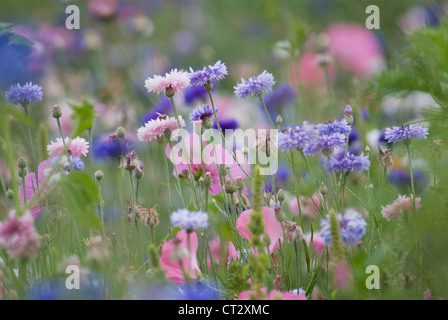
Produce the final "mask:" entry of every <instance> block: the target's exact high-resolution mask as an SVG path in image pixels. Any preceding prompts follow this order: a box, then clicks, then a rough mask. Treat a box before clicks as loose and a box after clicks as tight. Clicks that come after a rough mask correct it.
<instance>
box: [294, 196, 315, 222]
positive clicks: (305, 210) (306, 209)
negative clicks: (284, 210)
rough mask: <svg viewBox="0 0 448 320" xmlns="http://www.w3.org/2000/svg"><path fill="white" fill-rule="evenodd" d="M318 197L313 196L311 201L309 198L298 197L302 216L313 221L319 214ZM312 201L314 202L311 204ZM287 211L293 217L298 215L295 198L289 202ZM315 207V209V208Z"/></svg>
mask: <svg viewBox="0 0 448 320" xmlns="http://www.w3.org/2000/svg"><path fill="white" fill-rule="evenodd" d="M319 197H320V195H319V194H316V193H315V194H313V196H312V200H311V198H310V197H305V196H299V201H300V210H301V211H302V216H303V217H305V218H308V219H315V218H316V217H317V215H318V214H319V209H318V207H319V206H320V200H319ZM313 200H314V202H313ZM288 205H289V209H290V210H291V213H292V214H293V215H294V216H298V215H299V206H298V205H297V197H294V198H292V199H291V201H289V204H288ZM316 205H317V207H316Z"/></svg>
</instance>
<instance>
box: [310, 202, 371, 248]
mask: <svg viewBox="0 0 448 320" xmlns="http://www.w3.org/2000/svg"><path fill="white" fill-rule="evenodd" d="M336 217H337V219H338V222H339V227H340V229H341V237H342V242H343V244H344V245H346V246H347V245H349V244H357V243H358V241H359V240H361V238H362V237H363V236H364V235H365V233H366V225H367V222H366V221H365V220H364V218H363V217H362V215H361V214H360V213H358V212H357V211H354V210H347V211H346V213H345V214H344V215H341V214H338V215H337V216H336ZM320 226H321V227H322V229H321V230H320V233H319V235H320V236H321V237H322V238H324V242H325V244H326V245H330V244H331V232H330V218H329V217H327V219H325V220H322V221H321V223H320Z"/></svg>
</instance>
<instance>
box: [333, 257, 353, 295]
mask: <svg viewBox="0 0 448 320" xmlns="http://www.w3.org/2000/svg"><path fill="white" fill-rule="evenodd" d="M332 274H333V281H334V284H335V286H336V287H337V288H339V289H341V290H346V289H348V287H349V286H350V284H351V279H352V278H351V273H350V268H349V266H348V264H347V262H346V261H344V260H340V261H336V262H335V264H334V265H333V266H332Z"/></svg>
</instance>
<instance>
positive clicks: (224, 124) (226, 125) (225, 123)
mask: <svg viewBox="0 0 448 320" xmlns="http://www.w3.org/2000/svg"><path fill="white" fill-rule="evenodd" d="M219 126H220V127H221V130H222V132H223V133H224V135H225V134H226V129H230V130H235V129H238V128H239V127H240V125H239V123H238V121H237V120H236V119H225V120H219ZM213 129H218V126H217V125H216V122H215V123H213Z"/></svg>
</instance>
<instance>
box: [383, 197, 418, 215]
mask: <svg viewBox="0 0 448 320" xmlns="http://www.w3.org/2000/svg"><path fill="white" fill-rule="evenodd" d="M420 200H421V199H420V198H415V209H417V210H418V209H420V207H421V205H420ZM381 208H382V210H381V214H382V215H383V217H384V218H386V219H387V220H389V221H390V220H396V219H398V217H399V216H400V214H401V213H410V212H411V211H412V197H407V196H402V195H398V198H397V199H396V200H395V201H394V203H392V204H389V205H387V206H385V207H383V206H381Z"/></svg>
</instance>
